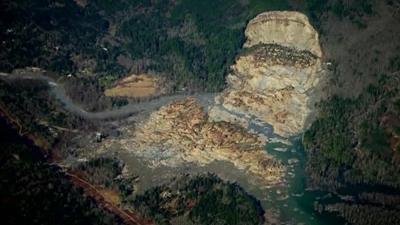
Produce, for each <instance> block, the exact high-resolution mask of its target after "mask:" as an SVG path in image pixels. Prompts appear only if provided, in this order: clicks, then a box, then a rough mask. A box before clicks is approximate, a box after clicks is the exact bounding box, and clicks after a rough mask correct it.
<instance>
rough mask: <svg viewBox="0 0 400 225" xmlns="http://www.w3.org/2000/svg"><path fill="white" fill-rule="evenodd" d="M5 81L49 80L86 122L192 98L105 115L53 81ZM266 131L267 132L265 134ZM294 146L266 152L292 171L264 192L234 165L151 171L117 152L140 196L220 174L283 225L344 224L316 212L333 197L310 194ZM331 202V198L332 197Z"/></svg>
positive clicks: (207, 97)
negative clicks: (187, 176)
mask: <svg viewBox="0 0 400 225" xmlns="http://www.w3.org/2000/svg"><path fill="white" fill-rule="evenodd" d="M2 78H3V79H15V78H18V79H21V78H23V79H42V80H46V81H47V82H48V84H49V85H50V87H51V93H52V94H53V95H54V97H55V98H56V99H58V100H59V101H60V102H61V103H62V104H63V105H64V107H65V109H67V110H68V111H70V112H72V113H74V114H77V115H79V116H81V117H83V118H86V119H116V118H121V117H127V116H129V115H132V114H134V113H138V112H142V111H152V110H155V109H157V108H158V107H161V106H163V105H165V104H167V103H168V102H170V101H173V100H177V99H182V98H184V97H188V96H189V95H172V96H163V97H160V98H157V99H155V100H152V101H148V102H142V103H136V104H128V105H126V106H123V107H121V108H119V109H116V110H109V111H103V112H87V111H84V110H82V108H81V107H80V106H79V105H76V104H75V103H73V102H72V100H71V99H70V98H69V97H68V96H67V95H66V93H65V91H64V88H63V87H62V85H61V84H57V83H56V82H55V81H54V80H52V79H51V78H48V77H45V76H36V75H35V76H29V75H25V76H18V77H14V76H4V75H3V77H2ZM192 96H193V97H195V98H197V99H198V100H199V101H200V102H201V103H202V105H203V106H205V107H204V108H207V106H208V105H210V104H211V103H212V101H213V97H214V96H215V94H211V93H206V94H198V95H192ZM256 128H258V129H255V130H263V133H268V134H269V135H268V136H270V137H275V136H274V135H272V134H271V128H270V127H268V126H265V127H262V128H259V127H256ZM264 130H265V131H264ZM291 143H292V145H290V146H288V145H286V144H282V143H277V142H275V143H269V144H267V145H266V151H267V152H268V153H269V154H271V155H273V156H275V157H276V158H277V159H280V160H281V161H282V162H283V163H284V164H285V165H286V166H287V168H288V172H287V181H288V185H285V186H283V187H282V186H281V187H272V188H264V187H261V186H260V185H258V184H257V181H256V180H253V179H252V178H251V177H249V176H248V174H246V173H245V172H244V171H242V170H239V169H237V168H236V167H235V166H234V165H233V164H232V163H230V162H221V161H215V162H213V163H210V164H208V165H206V166H198V165H193V164H187V165H184V166H182V167H179V168H170V167H162V168H161V167H160V168H149V167H148V166H147V165H146V163H145V161H143V160H142V159H140V158H138V157H137V156H134V155H133V154H131V153H127V152H121V151H118V149H115V151H116V152H119V153H118V154H119V155H120V157H121V158H122V159H123V160H124V161H125V162H126V164H127V165H128V167H130V170H133V171H140V175H141V177H142V178H141V181H140V182H139V183H138V187H137V190H138V191H139V192H141V191H144V190H145V189H147V188H149V187H151V186H154V185H155V184H160V183H162V182H166V181H168V180H169V179H171V178H172V177H174V176H176V174H177V173H193V174H194V173H199V172H212V173H215V174H218V175H219V176H220V177H222V178H224V179H226V180H230V181H233V182H237V183H238V184H240V185H241V186H242V187H243V188H244V189H245V190H246V191H248V192H249V193H251V194H252V195H254V196H255V197H256V198H258V199H259V200H260V201H261V204H262V206H263V207H264V209H273V210H274V211H275V212H279V220H280V221H281V224H306V225H337V224H344V221H342V220H340V219H339V218H337V217H335V216H333V215H331V214H328V213H323V214H317V213H316V212H315V210H314V202H315V201H316V200H318V199H321V198H324V197H327V196H329V194H328V193H326V192H319V191H308V190H306V184H305V179H306V174H305V170H304V168H305V163H306V156H305V153H304V150H303V148H302V145H301V143H300V140H299V138H293V139H291ZM329 197H330V198H331V196H329Z"/></svg>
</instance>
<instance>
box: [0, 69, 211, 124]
mask: <svg viewBox="0 0 400 225" xmlns="http://www.w3.org/2000/svg"><path fill="white" fill-rule="evenodd" d="M0 79H5V80H12V79H37V80H45V81H47V82H48V84H49V86H50V87H51V94H52V95H53V96H54V97H55V98H56V99H57V100H59V101H60V102H61V103H62V104H63V105H64V107H65V109H66V110H68V111H70V112H71V113H74V114H76V115H78V116H81V117H83V118H85V119H92V120H93V119H94V120H105V119H118V118H124V117H127V116H130V115H132V114H135V113H138V112H149V111H153V110H156V109H158V108H159V107H161V106H163V105H166V104H168V103H169V102H171V101H174V100H178V99H183V98H185V97H188V96H192V97H194V98H196V99H198V100H199V102H200V103H201V104H202V105H203V106H204V107H205V108H207V107H208V106H209V105H210V104H212V102H213V99H214V97H215V94H214V93H204V94H194V95H187V94H178V95H170V96H162V97H159V98H157V99H153V100H150V101H146V102H140V103H130V104H128V105H125V106H122V107H120V108H118V109H113V110H106V111H102V112H87V111H85V110H84V109H82V107H81V106H79V105H77V104H75V103H74V102H72V100H71V99H70V98H69V97H68V96H67V94H66V93H65V90H64V88H63V87H62V84H58V83H57V82H56V81H55V80H53V79H51V78H49V77H46V76H44V75H40V74H35V75H30V74H23V75H21V74H19V75H14V74H4V73H3V74H0Z"/></svg>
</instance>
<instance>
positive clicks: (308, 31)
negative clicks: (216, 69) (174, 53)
mask: <svg viewBox="0 0 400 225" xmlns="http://www.w3.org/2000/svg"><path fill="white" fill-rule="evenodd" d="M246 38H247V41H246V43H245V44H244V49H243V51H242V53H241V54H240V55H239V56H238V58H237V60H236V62H235V64H234V65H233V66H232V67H231V71H232V72H231V73H230V74H229V75H228V76H227V83H228V87H227V88H226V89H225V90H224V91H223V93H222V94H221V95H219V96H217V97H216V99H215V102H216V104H215V106H213V107H211V109H210V111H209V114H210V119H211V120H213V121H227V122H231V123H236V124H240V125H241V126H243V127H245V128H251V124H250V123H249V121H256V123H261V124H270V125H272V126H273V129H274V132H275V133H276V134H278V135H281V136H284V137H289V136H292V135H297V134H299V133H301V132H302V131H303V130H304V128H306V127H307V126H308V125H309V124H310V122H311V121H312V119H313V112H314V105H315V103H316V102H317V101H318V100H319V99H320V97H321V93H322V92H321V87H322V83H323V80H324V79H323V78H324V72H323V69H322V63H321V56H322V53H321V48H320V45H319V40H318V33H317V32H316V31H315V30H314V29H313V28H312V26H311V25H310V23H309V21H308V19H307V17H306V16H304V15H302V14H300V13H297V12H267V13H262V14H260V15H258V16H257V17H256V18H254V19H253V20H251V21H250V23H249V25H248V26H247V28H246Z"/></svg>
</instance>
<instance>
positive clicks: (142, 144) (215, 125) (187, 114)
mask: <svg viewBox="0 0 400 225" xmlns="http://www.w3.org/2000/svg"><path fill="white" fill-rule="evenodd" d="M118 144H119V145H120V146H121V147H122V148H125V149H126V150H127V151H131V152H133V153H135V154H137V155H139V156H141V157H144V158H147V159H149V161H151V162H152V163H153V164H154V166H157V165H167V166H178V165H179V164H180V163H182V162H191V163H196V164H200V165H205V164H208V163H211V162H212V161H214V160H223V161H229V162H232V163H233V164H234V165H235V166H236V167H238V168H240V169H244V170H246V171H247V172H248V173H249V174H252V175H255V176H257V177H258V178H259V180H261V181H263V182H264V183H265V184H267V185H274V184H278V183H280V182H281V181H282V178H283V176H284V171H285V168H284V167H283V165H282V164H281V163H280V162H279V161H278V160H276V159H274V158H273V157H272V156H270V155H268V154H267V153H266V151H265V149H264V145H265V140H262V139H260V137H259V136H257V135H255V134H252V133H249V132H248V131H246V130H245V129H243V128H242V127H240V126H237V125H234V124H231V123H228V122H210V121H209V120H208V116H207V113H206V112H205V111H204V110H203V108H202V106H201V105H200V104H199V103H198V102H197V101H196V100H195V99H194V98H186V99H184V100H179V101H175V102H172V103H171V104H168V105H166V106H163V107H161V108H160V110H158V111H156V112H153V113H152V114H151V115H150V118H149V119H148V120H147V121H145V122H143V123H142V124H138V126H137V127H136V129H134V131H133V133H132V136H131V137H129V138H127V139H124V140H118Z"/></svg>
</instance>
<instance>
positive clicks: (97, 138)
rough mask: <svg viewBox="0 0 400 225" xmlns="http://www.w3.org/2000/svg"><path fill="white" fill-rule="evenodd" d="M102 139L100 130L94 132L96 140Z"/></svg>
mask: <svg viewBox="0 0 400 225" xmlns="http://www.w3.org/2000/svg"><path fill="white" fill-rule="evenodd" d="M102 140H103V135H102V134H101V133H100V132H96V141H97V142H101V141H102Z"/></svg>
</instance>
